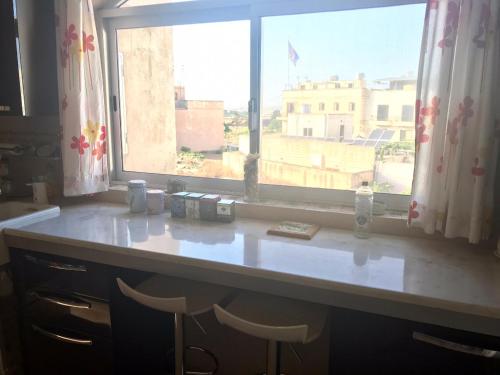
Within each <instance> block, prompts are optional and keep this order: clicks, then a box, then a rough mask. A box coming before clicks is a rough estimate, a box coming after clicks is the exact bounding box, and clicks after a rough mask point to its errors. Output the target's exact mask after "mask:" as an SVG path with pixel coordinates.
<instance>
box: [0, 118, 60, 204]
mask: <svg viewBox="0 0 500 375" xmlns="http://www.w3.org/2000/svg"><path fill="white" fill-rule="evenodd" d="M0 144H18V145H21V146H30V147H31V149H30V150H28V151H27V152H26V154H25V155H23V156H11V155H8V154H5V155H4V156H3V160H5V159H7V160H8V168H9V176H8V178H9V179H10V180H12V182H13V184H14V186H13V192H14V195H15V196H27V195H30V192H31V188H30V187H28V186H26V183H29V182H31V180H32V177H35V176H47V178H48V182H49V183H50V185H51V188H52V191H53V195H54V196H55V197H57V196H59V195H60V188H61V181H62V179H61V166H62V164H61V159H60V157H59V156H58V154H59V153H58V154H57V155H56V157H50V158H43V157H37V156H35V155H34V150H35V149H36V148H38V147H39V146H42V145H45V144H54V145H56V146H59V120H58V118H57V117H55V116H54V117H48V116H47V117H10V116H2V117H0Z"/></svg>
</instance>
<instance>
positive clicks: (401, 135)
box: [399, 129, 407, 142]
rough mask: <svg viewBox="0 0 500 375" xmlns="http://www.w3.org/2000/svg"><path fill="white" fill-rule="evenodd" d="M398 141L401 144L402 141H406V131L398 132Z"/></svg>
mask: <svg viewBox="0 0 500 375" xmlns="http://www.w3.org/2000/svg"><path fill="white" fill-rule="evenodd" d="M399 140H400V141H401V142H404V141H406V140H407V139H406V130H403V129H401V130H400V131H399Z"/></svg>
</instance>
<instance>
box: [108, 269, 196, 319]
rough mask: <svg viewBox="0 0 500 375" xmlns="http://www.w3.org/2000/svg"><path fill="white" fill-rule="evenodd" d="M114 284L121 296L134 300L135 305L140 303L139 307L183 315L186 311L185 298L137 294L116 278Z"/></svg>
mask: <svg viewBox="0 0 500 375" xmlns="http://www.w3.org/2000/svg"><path fill="white" fill-rule="evenodd" d="M116 282H117V283H118V287H119V288H120V291H121V292H122V293H123V295H125V296H127V297H128V298H130V299H132V300H134V301H135V302H137V303H140V304H141V305H144V306H147V307H150V308H152V309H155V310H158V311H163V312H168V313H175V314H185V313H186V311H187V303H186V298H185V297H175V298H162V297H154V296H149V295H147V294H143V293H141V292H138V291H137V290H135V289H134V288H131V287H130V286H128V285H127V284H125V282H124V281H123V280H122V279H120V278H117V279H116Z"/></svg>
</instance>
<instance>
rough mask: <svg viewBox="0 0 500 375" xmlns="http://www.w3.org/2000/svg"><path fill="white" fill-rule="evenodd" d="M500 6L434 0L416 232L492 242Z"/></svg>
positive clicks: (420, 117) (427, 36)
mask: <svg viewBox="0 0 500 375" xmlns="http://www.w3.org/2000/svg"><path fill="white" fill-rule="evenodd" d="M498 21H499V0H428V3H427V11H426V19H425V26H424V34H423V40H422V51H421V60H420V68H419V83H418V88H417V103H416V109H415V113H416V121H415V130H416V141H415V143H416V154H415V171H414V177H413V189H412V197H411V200H410V209H409V213H408V222H409V225H410V226H415V227H421V228H423V229H424V231H425V232H426V233H430V234H432V233H434V232H435V231H439V232H442V233H444V235H445V237H448V238H454V237H465V238H468V239H469V242H471V243H477V242H479V241H480V240H481V239H484V238H487V237H488V236H489V235H490V229H491V224H492V217H493V206H494V197H493V193H494V180H495V170H496V162H497V160H498V150H499V138H500V116H499V108H500V103H499V102H498V98H499V97H498V93H499V90H498V88H499V86H500V80H499V75H498V69H497V67H498V66H499V65H500V58H499V43H500V35H499V30H498Z"/></svg>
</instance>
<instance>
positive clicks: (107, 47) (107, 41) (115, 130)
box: [96, 0, 426, 211]
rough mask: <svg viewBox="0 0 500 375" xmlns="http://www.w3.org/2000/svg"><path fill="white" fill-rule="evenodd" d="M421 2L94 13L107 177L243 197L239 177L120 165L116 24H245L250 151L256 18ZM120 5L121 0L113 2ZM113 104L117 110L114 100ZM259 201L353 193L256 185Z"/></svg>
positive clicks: (208, 1)
mask: <svg viewBox="0 0 500 375" xmlns="http://www.w3.org/2000/svg"><path fill="white" fill-rule="evenodd" d="M425 2H426V0H351V1H344V0H316V1H314V2H309V1H307V0H198V1H188V2H177V3H166V4H159V5H145V6H134V7H124V8H119V7H117V5H116V4H115V5H110V6H109V7H108V8H105V9H102V10H100V11H99V12H98V13H97V14H96V17H97V24H98V27H100V34H101V37H102V43H101V44H102V45H103V47H101V52H102V53H103V55H104V57H103V65H104V71H105V76H106V79H105V81H106V87H105V89H106V94H107V96H108V98H109V103H107V105H108V108H109V110H108V123H109V124H110V133H111V136H110V140H111V142H110V145H109V149H110V152H109V153H108V159H109V165H110V174H111V179H112V181H117V182H123V181H127V180H130V179H137V178H141V179H145V180H146V181H147V182H148V183H150V184H156V185H165V184H166V182H167V181H168V180H169V179H178V180H182V181H185V182H186V183H187V184H188V186H189V189H191V190H199V191H204V192H219V193H231V194H237V195H242V194H243V191H244V182H243V181H239V180H230V179H221V178H209V177H193V176H181V175H171V174H156V173H145V172H128V171H124V170H123V169H122V166H123V164H122V141H121V128H120V127H121V122H120V103H119V87H118V53H117V33H116V30H118V29H121V28H139V27H154V26H174V25H187V24H195V23H211V22H228V21H238V20H248V21H249V22H250V93H249V107H250V102H251V103H252V105H251V107H252V109H253V110H252V112H251V113H249V135H250V136H249V138H250V152H251V153H258V152H259V150H260V127H261V121H260V107H261V103H260V100H261V81H260V80H261V74H260V72H261V64H262V61H261V37H262V36H261V31H262V29H261V21H262V18H264V17H269V16H286V15H293V14H302V13H318V12H335V11H344V10H356V9H366V8H381V7H389V6H400V5H411V4H423V3H425ZM118 4H120V2H118ZM113 98H114V99H113ZM114 102H116V110H114V109H113V104H114ZM259 191H260V197H261V198H262V199H276V200H288V201H296V202H308V203H321V204H324V203H327V204H335V205H342V206H352V205H353V203H354V193H355V192H354V191H352V190H339V189H324V188H310V187H299V186H285V185H271V184H262V183H260V184H259ZM375 199H377V200H381V201H384V202H385V203H386V206H387V209H389V210H396V211H407V208H408V203H409V197H408V196H407V195H401V194H389V193H375Z"/></svg>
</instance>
